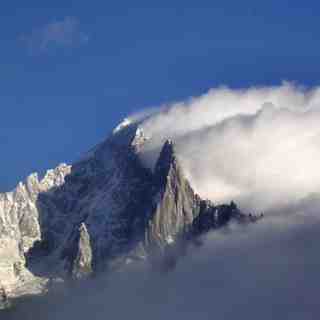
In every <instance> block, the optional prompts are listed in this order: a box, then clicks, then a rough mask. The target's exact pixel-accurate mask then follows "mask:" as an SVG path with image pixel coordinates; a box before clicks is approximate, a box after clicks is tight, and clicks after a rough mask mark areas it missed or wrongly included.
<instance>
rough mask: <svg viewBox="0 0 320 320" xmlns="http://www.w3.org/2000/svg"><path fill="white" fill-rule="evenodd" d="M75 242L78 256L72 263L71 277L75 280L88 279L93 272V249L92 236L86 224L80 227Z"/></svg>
mask: <svg viewBox="0 0 320 320" xmlns="http://www.w3.org/2000/svg"><path fill="white" fill-rule="evenodd" d="M74 241H75V253H76V256H75V257H74V259H72V261H71V266H72V268H71V276H72V278H73V279H83V278H87V277H88V276H90V275H91V274H92V271H93V270H92V248H91V241H90V235H89V233H88V231H87V228H86V225H85V224H84V223H82V224H81V225H80V227H79V229H78V233H77V235H76V238H75V239H74Z"/></svg>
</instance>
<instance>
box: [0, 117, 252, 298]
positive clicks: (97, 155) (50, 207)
mask: <svg viewBox="0 0 320 320" xmlns="http://www.w3.org/2000/svg"><path fill="white" fill-rule="evenodd" d="M147 140H148V138H147V136H146V135H145V133H144V132H143V131H142V129H141V128H139V126H138V125H137V124H135V123H129V122H123V123H122V124H120V125H119V126H118V127H117V128H116V129H115V130H114V132H113V133H112V134H111V135H110V137H109V138H108V139H107V140H106V141H104V142H103V143H101V144H100V145H98V146H97V147H95V148H94V149H93V150H91V151H90V152H89V153H88V154H86V155H85V157H83V158H82V159H80V160H79V161H77V162H76V163H74V164H73V165H72V166H68V165H65V164H62V165H60V166H58V167H57V168H56V169H54V170H49V171H48V172H47V174H46V175H45V176H44V178H43V179H40V180H39V178H38V176H37V174H32V175H31V176H29V177H28V178H27V180H26V182H25V183H20V184H19V185H18V186H17V188H16V189H15V190H14V191H12V192H9V193H5V194H0V290H1V292H2V293H3V294H2V296H6V297H7V296H10V297H12V296H21V295H23V294H37V293H40V292H41V291H42V290H44V289H45V288H46V287H47V285H48V283H51V281H52V280H53V279H57V278H60V279H65V278H73V279H83V278H86V277H89V276H90V275H91V274H92V273H95V272H101V271H105V270H112V269H114V268H118V267H121V265H123V264H126V263H128V262H132V261H134V260H141V259H143V260H150V261H151V262H153V263H154V262H155V261H156V263H157V262H158V261H159V259H160V260H161V257H166V256H167V252H171V251H170V250H171V249H172V248H175V247H176V246H177V244H181V243H186V242H187V241H189V240H190V239H191V240H192V239H194V238H195V237H197V236H199V235H201V234H203V233H204V232H207V231H209V230H211V229H215V228H219V227H221V226H223V225H225V224H227V223H228V222H229V221H230V220H232V219H233V220H235V221H238V222H251V221H255V219H256V217H249V216H247V215H245V214H243V213H241V212H240V211H239V209H238V208H237V207H236V205H235V204H234V203H231V204H229V205H222V206H221V205H220V206H214V205H213V204H212V203H211V202H210V201H207V200H203V199H201V198H200V197H199V196H198V195H197V194H195V192H194V191H193V189H192V187H191V186H190V184H189V182H188V180H187V179H186V177H185V175H184V172H183V168H182V167H181V165H180V163H179V159H178V157H177V155H176V153H175V149H174V144H173V142H171V141H166V142H164V145H163V148H162V150H161V153H160V156H159V158H158V161H157V163H156V166H155V168H154V170H153V171H151V170H149V169H147V168H145V167H144V166H143V165H142V162H141V161H140V152H141V149H142V148H143V145H144V143H145V141H147ZM154 256H157V259H156V260H154V259H152V257H154Z"/></svg>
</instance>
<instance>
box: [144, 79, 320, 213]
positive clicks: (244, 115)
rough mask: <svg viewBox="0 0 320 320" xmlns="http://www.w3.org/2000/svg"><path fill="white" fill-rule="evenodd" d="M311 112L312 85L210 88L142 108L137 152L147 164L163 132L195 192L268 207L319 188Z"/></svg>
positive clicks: (319, 99)
mask: <svg viewBox="0 0 320 320" xmlns="http://www.w3.org/2000/svg"><path fill="white" fill-rule="evenodd" d="M319 120H320V88H312V89H306V88H304V87H301V86H298V85H294V84H291V83H287V82H284V83H283V84H282V85H281V86H277V87H258V88H256V87H253V88H248V89H229V88H226V87H221V88H215V89H212V90H209V92H208V93H206V94H204V95H203V96H200V97H193V98H190V99H189V100H187V101H185V102H178V103H173V104H171V105H167V106H163V107H162V108H160V109H159V110H158V112H153V114H151V115H149V116H147V117H146V118H145V119H144V120H143V121H142V124H141V126H142V127H143V129H144V131H145V134H146V136H147V137H149V141H148V142H147V144H146V146H145V148H144V149H143V151H142V153H141V157H142V160H143V161H144V163H145V165H146V166H148V167H150V168H152V167H153V166H154V164H155V161H156V159H157V157H158V153H159V150H160V148H161V145H162V143H163V141H164V140H165V139H168V138H170V139H172V140H173V141H174V142H175V144H176V150H177V154H178V157H179V158H180V161H181V163H182V164H183V168H184V170H185V173H186V175H187V176H188V178H189V180H190V182H191V184H192V186H193V188H194V189H195V190H196V191H197V192H198V193H199V194H200V195H201V196H202V197H204V198H208V199H211V200H212V201H214V202H218V203H223V202H226V201H230V200H231V199H233V200H236V201H237V202H238V203H240V204H241V205H242V206H243V207H244V208H246V209H248V210H263V211H272V210H274V209H275V208H279V207H280V206H281V207H282V206H285V205H289V204H292V202H296V201H300V200H302V199H303V198H305V197H308V196H309V195H310V194H313V193H316V192H318V191H319V190H320V170H319V169H318V166H319V165H318V160H319V159H320V127H319V123H320V121H319Z"/></svg>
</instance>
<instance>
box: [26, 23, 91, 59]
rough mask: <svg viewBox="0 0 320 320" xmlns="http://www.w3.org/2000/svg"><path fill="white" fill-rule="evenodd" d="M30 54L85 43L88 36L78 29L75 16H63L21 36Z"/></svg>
mask: <svg viewBox="0 0 320 320" xmlns="http://www.w3.org/2000/svg"><path fill="white" fill-rule="evenodd" d="M21 40H22V41H23V42H24V44H25V45H26V47H27V50H28V53H29V54H31V55H35V54H41V53H47V52H48V51H49V50H50V49H56V48H68V47H77V46H80V45H83V44H86V43H87V42H88V40H89V37H88V35H87V34H86V33H84V32H82V31H81V29H80V22H79V20H78V19H77V18H76V17H65V18H64V19H63V20H60V21H53V22H51V23H48V24H46V25H44V26H41V27H37V28H35V29H33V30H32V31H31V32H30V33H29V34H25V35H23V36H22V37H21Z"/></svg>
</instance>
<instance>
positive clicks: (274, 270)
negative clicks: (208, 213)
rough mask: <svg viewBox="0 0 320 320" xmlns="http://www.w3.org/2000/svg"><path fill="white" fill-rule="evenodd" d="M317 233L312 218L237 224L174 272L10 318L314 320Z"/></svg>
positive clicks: (102, 280)
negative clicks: (247, 224)
mask: <svg viewBox="0 0 320 320" xmlns="http://www.w3.org/2000/svg"><path fill="white" fill-rule="evenodd" d="M311 216H312V215H311ZM318 235H319V224H317V223H315V221H314V220H313V218H310V219H308V221H305V219H299V217H297V218H296V221H295V223H290V222H289V221H285V220H284V219H280V218H279V217H271V218H270V217H267V218H266V219H265V220H264V221H261V223H259V224H254V225H250V226H247V227H243V226H242V227H241V226H237V225H231V226H229V227H228V228H226V229H223V230H220V231H216V232H212V233H211V234H209V235H208V236H206V237H205V238H204V239H203V245H202V246H199V247H197V248H195V247H191V248H189V250H190V252H189V253H188V254H187V256H186V257H184V258H182V259H180V260H179V262H178V265H177V267H176V269H175V270H173V271H172V272H169V273H166V274H159V273H155V272H153V271H151V270H150V269H149V268H148V267H147V265H144V264H140V265H135V266H131V267H128V269H127V270H123V271H121V272H118V273H115V274H112V275H110V276H109V277H107V276H100V277H99V278H98V279H96V280H93V281H91V282H89V283H85V284H82V285H80V286H79V287H77V288H73V289H64V290H62V291H60V292H58V293H57V294H56V295H54V294H52V295H50V296H48V297H45V298H42V299H36V300H34V301H32V302H30V301H28V302H26V303H25V304H20V305H18V307H17V308H16V309H15V310H13V311H10V312H9V313H7V314H6V318H5V319H8V320H17V319H24V320H28V319H30V320H31V319H48V320H51V319H52V320H53V319H59V320H69V319H79V320H82V319H83V320H84V319H94V320H100V319H101V320H102V319H108V318H110V319H128V318H129V319H149V318H152V319H155V320H158V319H159V320H160V319H161V320H162V319H167V318H168V319H185V320H189V319H190V320H191V319H212V318H217V319H255V318H257V319H262V320H264V319H265V320H269V319H314V318H315V315H316V314H318V313H319V311H320V310H319V303H318V297H319V293H320V289H319V286H318V283H317V277H318V270H319V267H320V259H319V255H318V245H317V243H318V241H317V239H318V237H319V236H318Z"/></svg>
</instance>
